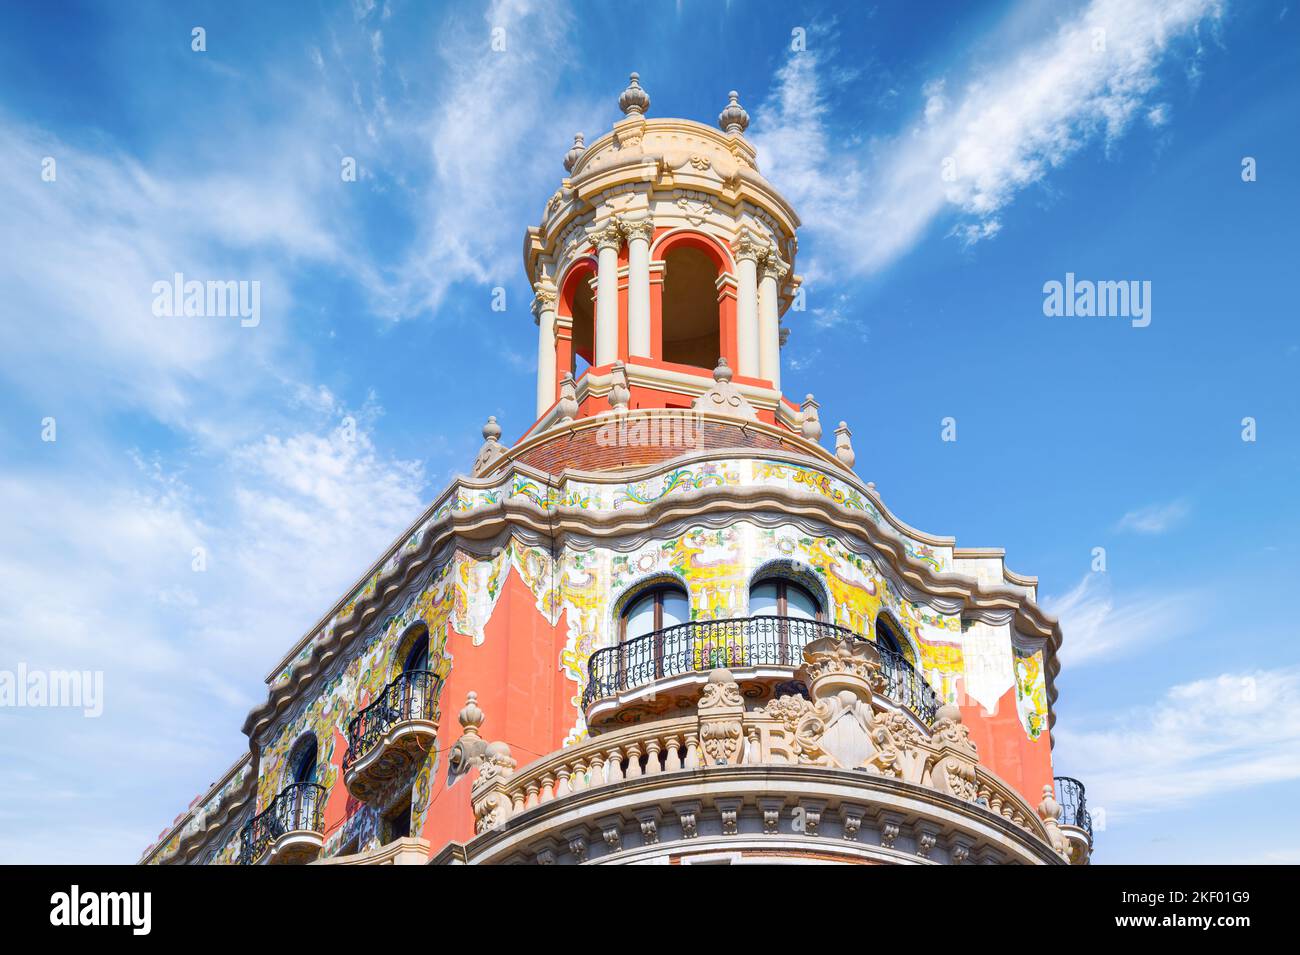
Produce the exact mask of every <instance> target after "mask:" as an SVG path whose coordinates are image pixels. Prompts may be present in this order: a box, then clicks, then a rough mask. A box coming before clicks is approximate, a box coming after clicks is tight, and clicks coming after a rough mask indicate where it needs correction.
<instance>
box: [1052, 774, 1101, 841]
mask: <svg viewBox="0 0 1300 955" xmlns="http://www.w3.org/2000/svg"><path fill="white" fill-rule="evenodd" d="M1053 782H1055V783H1056V801H1057V802H1058V803H1059V804H1060V806H1061V818H1060V823H1061V825H1063V826H1077V827H1078V828H1080V829H1082V830H1083V831H1084V832H1086V833H1087V834H1088V841H1089V842H1091V841H1092V814H1091V813H1090V812H1088V794H1087V791H1086V790H1085V789H1084V788H1083V783H1081V782H1079V780H1077V779H1075V778H1074V777H1073V776H1057V777H1056V779H1055V780H1053Z"/></svg>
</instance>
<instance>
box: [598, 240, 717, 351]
mask: <svg viewBox="0 0 1300 955" xmlns="http://www.w3.org/2000/svg"><path fill="white" fill-rule="evenodd" d="M664 262H665V267H664V294H663V357H664V361H670V362H676V363H677V364H681V365H693V366H695V367H697V368H713V367H714V366H715V365H716V364H717V363H718V356H719V355H721V354H722V335H721V328H720V319H719V314H718V287H717V278H718V268H717V265H716V264H715V263H714V261H713V260H712V259H711V258H710V257H709V256H708V255H706V254H705V253H704V252H703V251H701V250H700V249H697V248H694V247H692V246H689V245H683V246H677V247H676V248H673V249H670V250H669V252H668V255H667V257H666V258H665V260H664ZM574 333H575V338H576V334H577V329H576V326H575V329H574Z"/></svg>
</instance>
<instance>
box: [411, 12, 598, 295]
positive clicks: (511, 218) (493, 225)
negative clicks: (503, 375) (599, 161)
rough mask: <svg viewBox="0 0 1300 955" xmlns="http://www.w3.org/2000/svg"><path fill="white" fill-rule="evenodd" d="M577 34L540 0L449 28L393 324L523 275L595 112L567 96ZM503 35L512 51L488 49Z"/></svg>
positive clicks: (423, 127)
mask: <svg viewBox="0 0 1300 955" xmlns="http://www.w3.org/2000/svg"><path fill="white" fill-rule="evenodd" d="M570 27H571V17H570V16H569V15H568V13H567V12H566V11H564V10H563V9H561V8H559V7H557V6H556V5H554V4H547V3H537V2H533V0H494V2H493V3H491V4H490V5H489V6H488V8H487V9H486V10H485V11H484V13H483V15H482V17H481V18H476V17H468V18H457V19H456V20H454V21H452V22H451V23H449V24H448V26H447V29H446V30H445V31H444V35H443V38H442V42H441V43H440V44H439V48H438V53H439V55H440V58H441V61H442V66H443V67H444V68H445V78H444V82H443V84H441V88H440V89H439V95H438V97H437V101H436V103H437V105H436V106H435V107H434V109H433V111H432V113H431V114H430V115H428V116H427V118H426V119H425V121H424V122H422V123H421V124H420V126H419V130H420V134H421V136H422V137H423V138H424V144H423V145H424V148H425V149H426V150H427V151H428V156H429V160H430V162H431V167H432V179H431V181H430V183H429V184H428V186H427V187H426V188H424V189H423V190H422V195H421V199H420V201H422V202H424V203H425V208H426V214H425V216H424V221H425V228H424V230H423V232H422V234H421V236H420V238H419V239H418V240H417V241H416V243H415V244H414V252H413V253H412V254H411V255H410V256H409V257H408V258H407V259H406V261H405V262H404V263H403V264H402V265H401V266H400V267H399V269H398V275H397V278H396V279H395V280H394V281H393V282H392V284H391V288H390V289H389V292H388V294H389V297H390V299H391V302H390V307H391V313H392V314H393V315H394V317H402V316H404V315H407V314H411V313H415V312H420V311H423V310H425V309H430V310H432V309H436V308H437V307H438V305H439V304H440V303H441V302H442V300H443V298H444V297H445V296H446V294H447V292H448V291H449V290H450V289H451V288H452V287H453V286H454V285H455V284H456V283H458V282H471V283H477V284H480V285H492V286H496V285H506V284H507V283H508V281H509V280H512V279H514V278H515V276H516V275H517V274H518V272H519V268H520V265H519V242H520V236H521V235H522V230H523V228H524V224H525V223H527V222H532V221H534V220H536V219H538V218H540V215H541V211H542V207H543V204H544V200H545V197H546V196H548V195H549V194H550V192H551V191H553V190H554V189H555V187H556V186H557V185H558V184H559V178H560V177H561V176H562V175H563V167H562V166H561V159H562V157H563V156H564V153H565V150H566V149H567V147H568V144H569V143H570V142H571V141H572V138H571V137H572V134H573V131H574V130H576V129H579V128H581V127H580V126H579V117H585V118H586V120H587V121H588V122H590V121H591V119H592V113H593V112H595V109H594V107H591V106H579V105H578V103H577V102H576V101H573V100H566V99H565V98H564V97H561V96H559V95H557V87H558V82H559V80H560V78H561V75H562V73H563V71H564V69H565V68H566V67H567V66H568V65H569V63H568V60H567V59H566V56H565V54H564V51H565V50H566V49H568V48H569V32H568V31H569V29H570ZM494 28H503V29H504V30H505V50H504V51H494V50H493V49H492V48H491V46H490V44H489V42H488V41H489V38H490V36H491V30H493V29H494ZM615 95H616V94H615ZM614 99H615V96H613V95H607V96H606V97H605V98H604V102H605V103H606V106H607V108H608V107H610V106H613V104H614ZM484 301H485V302H486V298H485V299H484Z"/></svg>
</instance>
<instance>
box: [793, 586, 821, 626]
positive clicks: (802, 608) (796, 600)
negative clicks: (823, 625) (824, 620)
mask: <svg viewBox="0 0 1300 955" xmlns="http://www.w3.org/2000/svg"><path fill="white" fill-rule="evenodd" d="M785 614H786V616H787V617H796V618H798V619H800V620H816V619H817V601H816V600H814V599H813V595H812V594H810V593H808V591H806V590H804V589H803V588H802V587H796V586H795V585H794V584H786V587H785Z"/></svg>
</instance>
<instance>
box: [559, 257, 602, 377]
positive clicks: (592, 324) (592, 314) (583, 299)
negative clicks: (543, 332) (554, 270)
mask: <svg viewBox="0 0 1300 955" xmlns="http://www.w3.org/2000/svg"><path fill="white" fill-rule="evenodd" d="M595 275H596V265H595V262H594V261H591V260H588V259H583V260H580V261H578V262H577V263H576V264H575V265H574V267H573V268H572V269H570V270H569V272H568V274H567V275H565V277H564V280H563V285H562V288H561V290H560V298H559V303H558V307H557V310H556V314H557V316H558V317H559V319H560V320H561V322H567V323H568V324H569V326H570V329H569V336H570V339H569V341H568V342H567V343H565V342H559V343H558V344H557V349H558V350H557V352H556V355H557V362H558V363H557V366H556V373H557V375H563V374H564V373H565V372H566V371H567V372H569V373H570V374H572V375H573V377H574V379H577V378H580V377H582V374H583V372H585V371H586V370H587V368H588V367H589V366H590V365H592V364H593V363H594V362H595V361H596V299H595V292H594V291H592V287H591V280H592V279H593V278H594V277H595Z"/></svg>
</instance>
